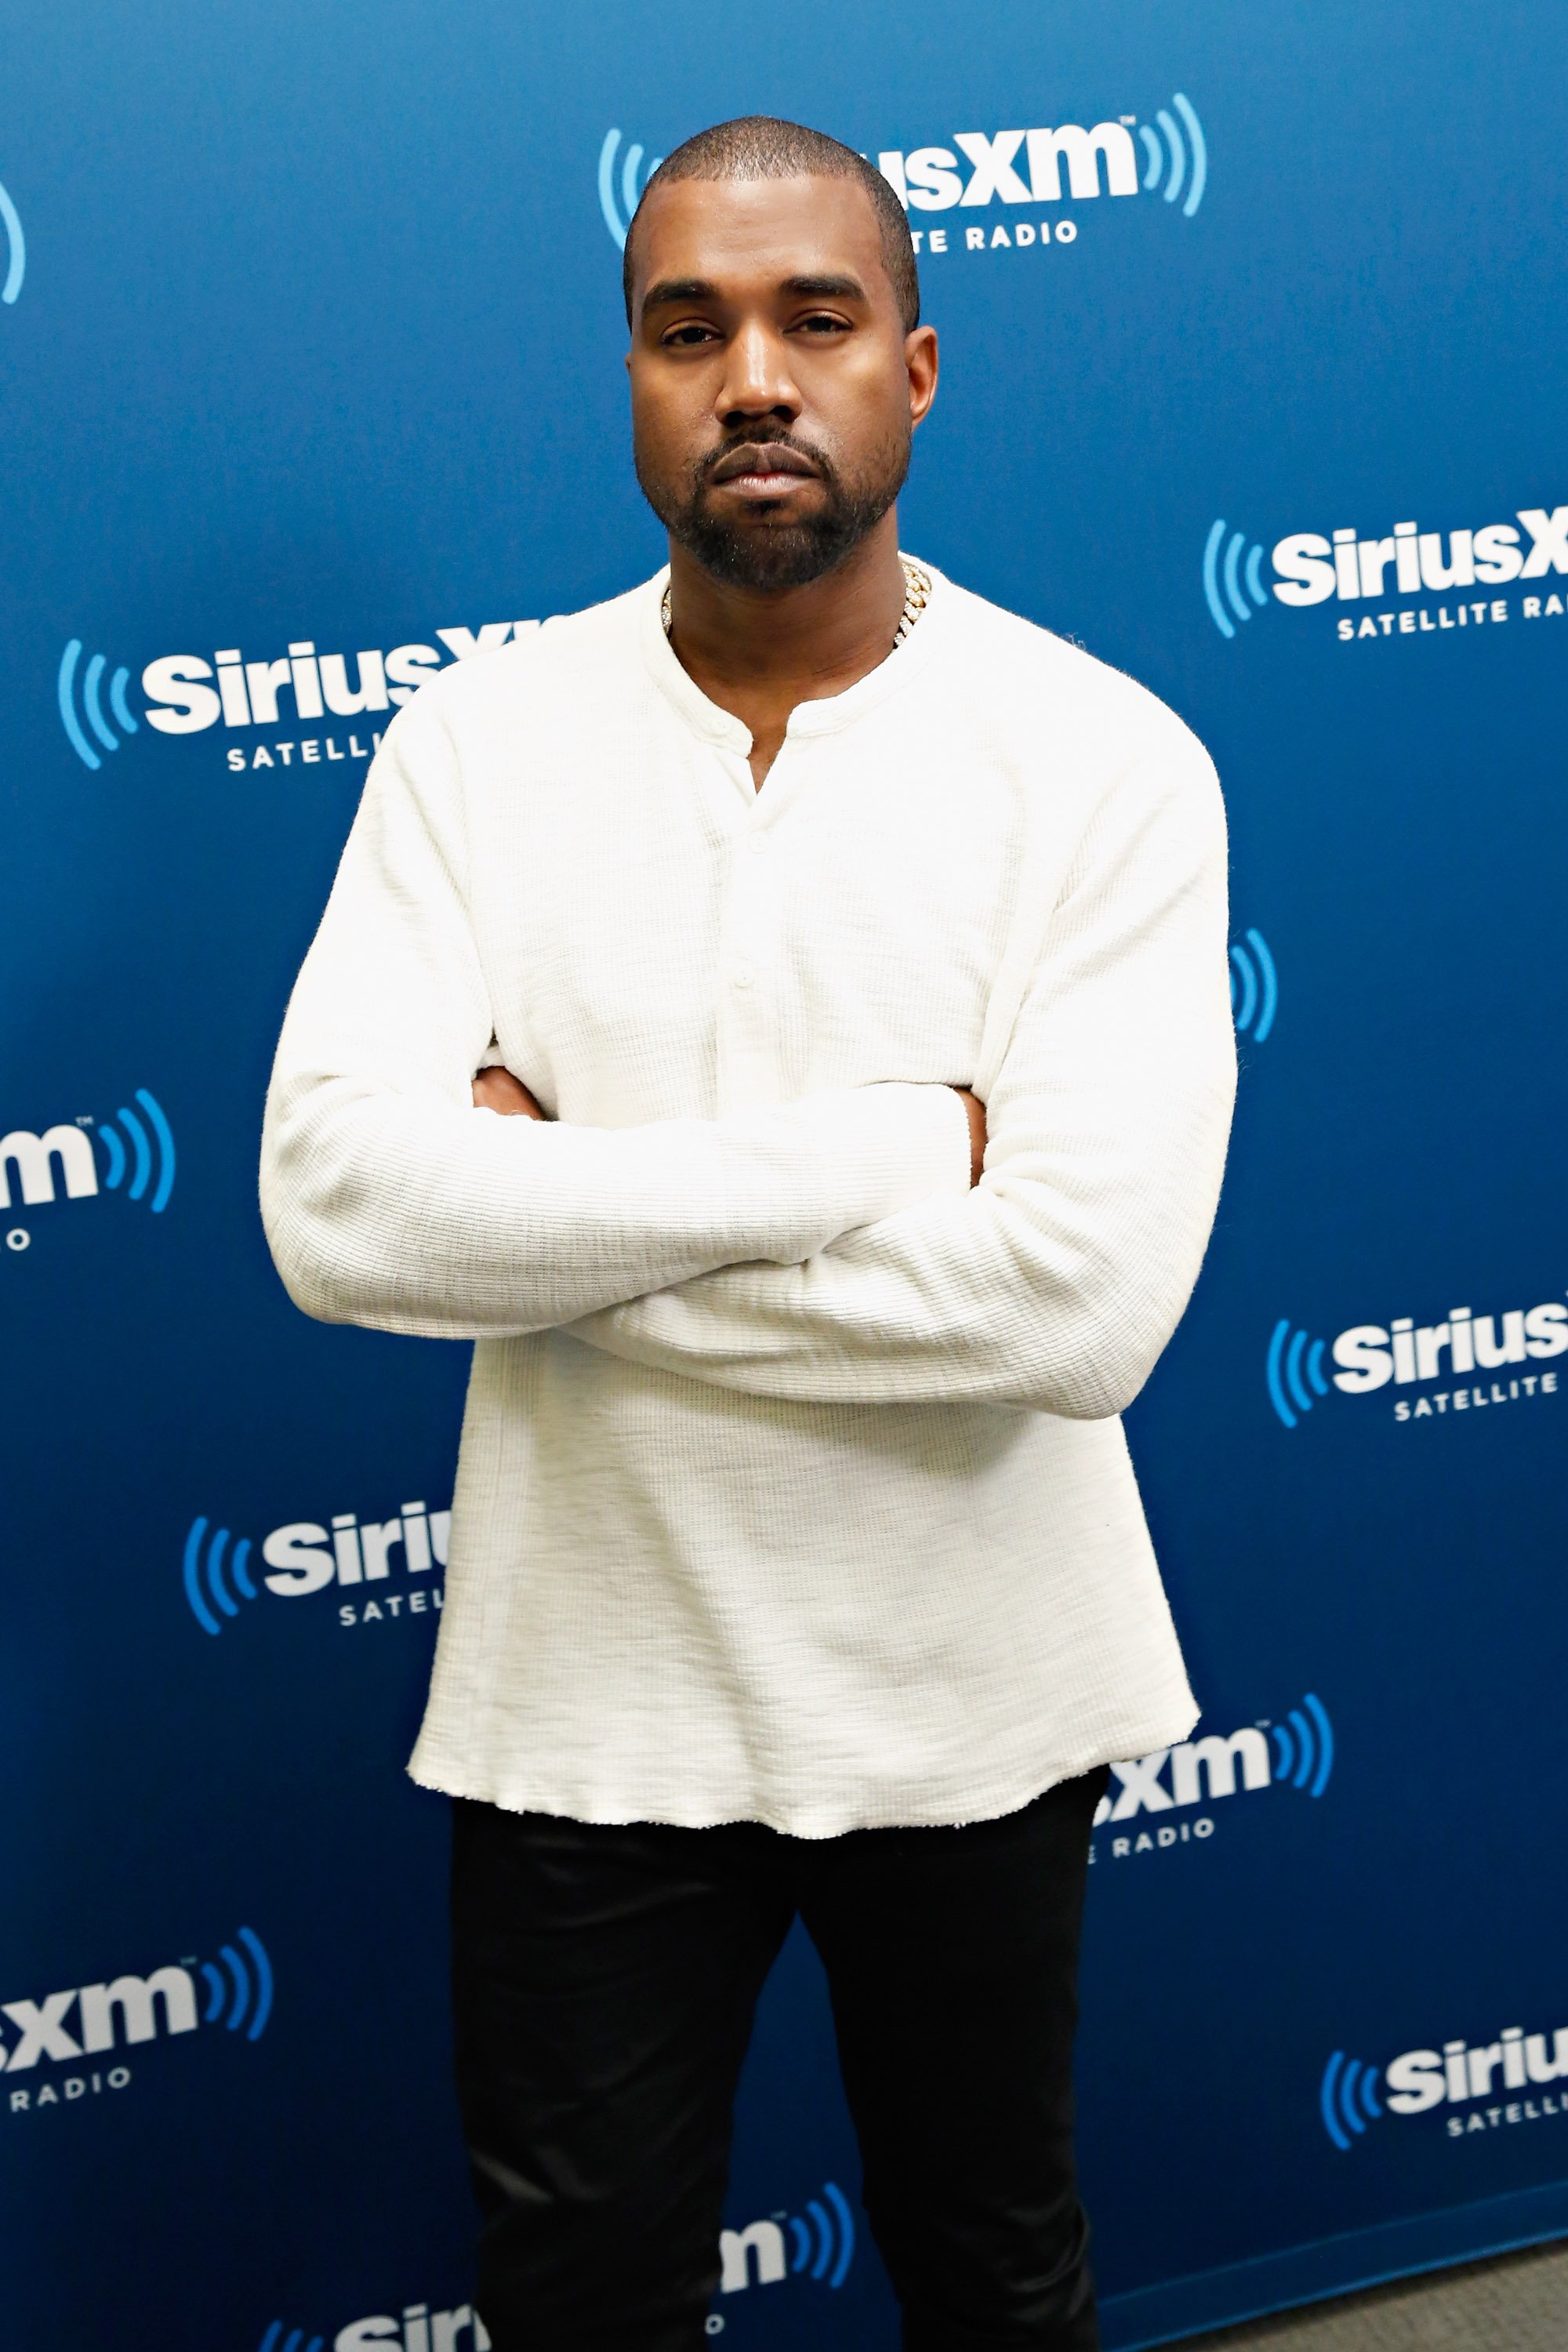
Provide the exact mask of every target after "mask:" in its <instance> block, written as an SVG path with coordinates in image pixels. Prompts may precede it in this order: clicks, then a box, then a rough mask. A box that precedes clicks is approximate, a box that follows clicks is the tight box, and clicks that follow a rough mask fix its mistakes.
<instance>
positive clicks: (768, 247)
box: [635, 173, 881, 293]
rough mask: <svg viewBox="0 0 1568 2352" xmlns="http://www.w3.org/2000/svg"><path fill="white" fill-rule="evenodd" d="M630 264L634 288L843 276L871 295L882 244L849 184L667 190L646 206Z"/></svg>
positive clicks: (861, 196)
mask: <svg viewBox="0 0 1568 2352" xmlns="http://www.w3.org/2000/svg"><path fill="white" fill-rule="evenodd" d="M635 259H636V267H637V283H638V286H639V288H640V287H646V286H648V285H650V284H652V283H653V282H654V281H655V280H656V279H658V280H666V279H681V280H684V279H703V280H706V281H708V282H709V283H711V284H714V285H717V284H719V282H720V281H721V279H731V280H734V281H739V280H742V279H744V280H745V281H746V282H747V283H749V284H755V283H757V282H758V281H759V280H760V281H762V282H763V283H777V284H784V282H786V281H787V280H789V279H790V278H799V277H823V276H847V277H854V278H859V279H860V281H861V283H862V284H863V285H865V287H866V290H867V292H868V293H871V292H872V291H873V284H874V275H875V274H878V273H879V271H880V268H881V241H880V233H879V224H878V221H877V216H876V214H875V213H874V211H873V210H872V207H871V200H870V198H869V197H868V195H867V194H866V191H865V190H864V188H862V187H860V186H859V185H858V184H857V182H855V181H854V180H849V179H840V178H837V177H828V176H827V175H826V174H817V173H812V174H810V175H809V176H808V175H805V174H802V175H801V176H800V177H798V178H794V179H787V180H671V181H668V182H666V183H665V184H663V185H662V186H660V187H657V188H655V189H653V190H652V191H651V193H650V194H649V195H648V196H647V198H646V199H645V201H644V204H643V207H642V211H641V213H640V214H639V215H638V217H637V247H636V256H635Z"/></svg>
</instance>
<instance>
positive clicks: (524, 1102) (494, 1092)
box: [474, 1065, 984, 1118]
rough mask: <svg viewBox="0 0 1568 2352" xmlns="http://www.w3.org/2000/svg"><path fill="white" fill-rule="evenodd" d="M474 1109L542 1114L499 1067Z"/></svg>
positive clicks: (482, 1079) (477, 1090)
mask: <svg viewBox="0 0 1568 2352" xmlns="http://www.w3.org/2000/svg"><path fill="white" fill-rule="evenodd" d="M474 1108H475V1109H476V1110H498V1111H500V1114H501V1117H502V1118H543V1117H544V1113H543V1112H542V1110H541V1109H540V1108H539V1105H538V1104H537V1103H536V1102H535V1101H534V1099H533V1097H532V1096H531V1094H530V1093H529V1091H528V1088H527V1087H525V1086H524V1085H523V1083H522V1080H521V1078H514V1077H513V1076H512V1074H511V1072H510V1070H503V1069H501V1068H500V1066H499V1065H497V1066H494V1067H492V1068H489V1069H484V1070H479V1071H478V1072H476V1074H475V1077H474ZM983 1117H984V1114H983Z"/></svg>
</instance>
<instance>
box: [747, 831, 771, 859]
mask: <svg viewBox="0 0 1568 2352" xmlns="http://www.w3.org/2000/svg"><path fill="white" fill-rule="evenodd" d="M767 846H768V843H767V835H765V834H761V833H753V834H752V837H751V842H750V848H751V852H752V856H753V857H763V856H766V855H767Z"/></svg>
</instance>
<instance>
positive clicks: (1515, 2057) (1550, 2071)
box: [1318, 2025, 1568, 2151]
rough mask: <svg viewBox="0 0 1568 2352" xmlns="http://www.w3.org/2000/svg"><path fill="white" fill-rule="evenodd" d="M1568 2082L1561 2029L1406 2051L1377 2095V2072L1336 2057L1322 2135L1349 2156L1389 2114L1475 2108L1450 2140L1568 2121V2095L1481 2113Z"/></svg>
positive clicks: (1325, 2078) (1457, 2123) (1566, 2041)
mask: <svg viewBox="0 0 1568 2352" xmlns="http://www.w3.org/2000/svg"><path fill="white" fill-rule="evenodd" d="M1565 2075H1568V2026H1559V2027H1558V2028H1557V2029H1556V2031H1555V2032H1553V2033H1552V2036H1551V2038H1550V2046H1548V2037H1547V2036H1546V2035H1545V2034H1544V2033H1526V2032H1525V2031H1524V2028H1523V2027H1522V2026H1521V2025H1507V2026H1505V2027H1504V2028H1503V2030H1502V2032H1501V2033H1500V2034H1499V2036H1498V2038H1497V2040H1496V2041H1495V2042H1478V2043H1476V2044H1474V2045H1471V2044H1470V2043H1468V2042H1464V2041H1454V2042H1444V2044H1443V2047H1442V2048H1441V2050H1406V2051H1405V2052H1403V2053H1401V2055H1400V2056H1399V2057H1397V2058H1391V2059H1390V2060H1389V2062H1388V2064H1387V2065H1386V2066H1385V2067H1384V2069H1383V2083H1384V2093H1383V2096H1382V2097H1381V2098H1380V2097H1379V2095H1378V2089H1377V2084H1378V2069H1377V2068H1376V2067H1375V2066H1367V2065H1363V2063H1362V2062H1361V2060H1360V2059H1359V2058H1348V2057H1347V2056H1346V2055H1345V2053H1344V2052H1343V2051H1342V2050H1336V2051H1335V2052H1334V2053H1333V2054H1332V2056H1331V2058H1330V2060H1329V2063H1328V2064H1327V2065H1326V2066H1325V2067H1324V2069H1323V2075H1322V2080H1321V2083H1320V2084H1319V2085H1318V2113H1319V2115H1320V2116H1321V2118H1322V2125H1323V2129H1324V2130H1325V2131H1326V2132H1327V2133H1328V2136H1329V2137H1330V2138H1331V2140H1332V2141H1333V2144H1334V2146H1335V2147H1337V2148H1340V2149H1341V2150H1344V2151H1348V2150H1349V2149H1350V2148H1351V2147H1353V2146H1354V2145H1355V2142H1356V2141H1357V2140H1358V2139H1360V2138H1361V2137H1363V2134H1364V2133H1365V2131H1366V2128H1367V2126H1368V2125H1369V2124H1374V2123H1378V2122H1380V2121H1381V2120H1382V2118H1383V2116H1384V2115H1392V2116H1424V2115H1426V2114H1429V2113H1430V2111H1431V2110H1432V2109H1433V2108H1434V2107H1440V2106H1443V2105H1448V2106H1456V2107H1458V2106H1470V2107H1471V2110H1472V2111H1471V2113H1470V2114H1469V2115H1468V2116H1454V2115H1451V2116H1448V2117H1447V2127H1448V2137H1449V2138H1450V2139H1461V2138H1464V2137H1467V2136H1468V2134H1469V2133H1471V2132H1484V2131H1493V2130H1496V2128H1497V2127H1498V2126H1499V2125H1500V2124H1501V2123H1504V2122H1507V2123H1509V2124H1517V2123H1540V2122H1542V2120H1543V2119H1544V2118H1545V2117H1546V2116H1557V2115H1563V2114H1568V2096H1564V2095H1559V2096H1558V2097H1555V2098H1553V2097H1550V2096H1547V2095H1545V2094H1544V2093H1542V2096H1541V2098H1540V2101H1539V2104H1538V2103H1537V2101H1536V2099H1534V2098H1533V2097H1527V2098H1524V2099H1520V2100H1512V2101H1509V2100H1503V2101H1500V2103H1499V2104H1498V2105H1491V2106H1487V2107H1484V2108H1478V2107H1476V2106H1475V2105H1474V2104H1473V2103H1474V2102H1476V2101H1478V2100H1482V2099H1487V2100H1495V2099H1497V2097H1498V2094H1499V2093H1500V2092H1509V2091H1525V2092H1529V2091H1531V2090H1536V2089H1539V2088H1540V2086H1541V2085H1542V2084H1546V2083H1557V2082H1561V2081H1562V2080H1563V2077H1564V2076H1565Z"/></svg>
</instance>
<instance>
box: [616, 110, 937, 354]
mask: <svg viewBox="0 0 1568 2352" xmlns="http://www.w3.org/2000/svg"><path fill="white" fill-rule="evenodd" d="M802 177H812V178H816V179H830V180H858V182H859V184H860V185H861V187H863V188H864V189H865V191H866V194H868V196H869V197H870V199H871V208H872V210H873V212H874V213H875V214H876V215H877V226H878V229H879V232H880V235H881V240H882V259H883V262H884V264H885V266H886V268H887V272H888V276H889V278H890V279H891V280H892V285H893V295H894V299H895V300H896V301H897V303H898V306H899V309H900V312H901V314H902V317H903V321H904V331H905V333H906V334H907V333H908V332H909V331H910V328H911V327H918V326H919V324H920V317H921V281H920V272H919V270H918V269H917V268H916V267H915V248H914V241H913V239H912V238H911V237H910V225H909V222H908V221H907V220H906V219H905V217H904V208H903V205H901V204H900V202H899V199H898V197H897V196H896V195H895V194H894V193H893V191H892V188H891V187H890V186H889V184H888V182H887V181H886V180H885V179H884V178H883V177H882V174H881V173H880V172H879V171H878V170H877V169H876V168H875V166H874V165H873V164H870V163H868V162H867V161H866V158H865V157H864V155H858V154H857V153H856V152H855V150H854V148H853V147H846V146H845V145H844V144H843V143H842V142H841V141H839V140H837V139H830V138H829V137H828V136H827V133H826V131H808V130H807V129H806V127H805V124H804V123H800V122H782V121H779V119H778V118H777V117H776V116H775V115H772V114H742V115H739V116H737V117H736V119H735V121H733V122H716V123H715V124H714V125H713V127H712V129H711V130H710V131H698V132H697V134H696V136H695V137H694V138H691V139H688V140H687V141H686V142H685V143H684V144H683V145H682V146H679V147H677V148H676V150H675V151H674V152H673V153H672V154H669V155H667V156H666V157H665V159H664V161H663V163H661V164H660V165H659V167H658V171H657V172H653V173H650V174H649V176H648V183H647V187H646V188H645V189H644V190H643V192H642V202H641V203H640V204H639V205H638V206H637V212H636V213H634V214H633V215H632V225H631V227H630V228H629V230H628V231H627V233H626V257H625V261H624V263H623V266H622V272H621V282H622V288H623V290H624V292H625V295H626V324H627V326H628V327H629V326H630V325H631V322H632V243H633V239H634V238H635V237H636V236H637V217H638V215H640V213H641V211H642V207H643V205H646V204H647V200H648V198H649V196H650V195H651V194H653V191H654V190H655V188H658V187H660V186H662V185H663V184H664V183H665V182H666V181H668V180H795V179H799V178H802Z"/></svg>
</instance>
